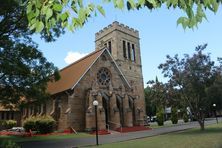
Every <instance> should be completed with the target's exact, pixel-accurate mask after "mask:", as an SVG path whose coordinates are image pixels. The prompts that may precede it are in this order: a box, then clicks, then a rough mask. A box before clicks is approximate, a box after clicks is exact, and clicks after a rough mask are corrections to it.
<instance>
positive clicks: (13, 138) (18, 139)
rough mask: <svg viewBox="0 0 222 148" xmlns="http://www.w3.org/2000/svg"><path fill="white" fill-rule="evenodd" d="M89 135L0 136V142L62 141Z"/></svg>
mask: <svg viewBox="0 0 222 148" xmlns="http://www.w3.org/2000/svg"><path fill="white" fill-rule="evenodd" d="M90 136H91V135H89V134H86V133H78V134H67V135H48V136H33V137H19V136H0V141H4V140H11V141H14V142H25V141H48V140H62V139H70V138H85V137H90Z"/></svg>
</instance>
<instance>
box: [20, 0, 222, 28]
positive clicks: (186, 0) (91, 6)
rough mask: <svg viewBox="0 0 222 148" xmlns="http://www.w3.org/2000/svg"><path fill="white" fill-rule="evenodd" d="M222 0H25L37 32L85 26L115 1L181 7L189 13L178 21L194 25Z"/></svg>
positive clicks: (151, 7)
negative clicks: (105, 5) (59, 27)
mask: <svg viewBox="0 0 222 148" xmlns="http://www.w3.org/2000/svg"><path fill="white" fill-rule="evenodd" d="M221 2H222V0H125V1H124V0H102V1H84V0H45V1H43V0H24V2H23V3H22V4H23V5H25V6H26V13H27V17H28V21H29V27H30V29H31V30H35V31H36V32H42V31H43V30H44V29H46V30H47V32H49V30H50V29H52V28H54V29H55V28H57V27H58V25H60V26H61V27H62V28H68V29H69V30H71V31H74V30H75V29H76V28H79V27H82V26H83V25H84V24H85V22H86V21H87V20H88V19H89V18H90V17H91V16H97V13H98V12H99V13H100V14H102V15H103V16H105V10H104V9H103V6H104V4H107V3H112V4H113V5H114V7H115V8H118V9H124V8H125V7H127V9H128V10H134V9H138V10H139V9H141V8H144V7H145V8H147V9H149V10H154V9H157V8H160V7H163V6H167V8H168V9H171V8H174V9H176V8H177V9H181V10H182V11H184V13H185V14H186V15H185V16H181V17H180V18H179V19H178V20H177V24H181V25H182V26H183V28H184V29H186V28H187V27H188V28H193V27H195V26H197V25H198V23H201V22H202V20H203V18H204V19H206V14H205V12H206V11H211V12H214V13H216V12H217V11H218V8H219V6H220V5H221Z"/></svg>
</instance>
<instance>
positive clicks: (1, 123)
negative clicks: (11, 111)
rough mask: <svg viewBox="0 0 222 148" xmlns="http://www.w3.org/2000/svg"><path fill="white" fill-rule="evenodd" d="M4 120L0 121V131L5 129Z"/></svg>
mask: <svg viewBox="0 0 222 148" xmlns="http://www.w3.org/2000/svg"><path fill="white" fill-rule="evenodd" d="M5 122H6V121H5V120H0V129H4V128H5Z"/></svg>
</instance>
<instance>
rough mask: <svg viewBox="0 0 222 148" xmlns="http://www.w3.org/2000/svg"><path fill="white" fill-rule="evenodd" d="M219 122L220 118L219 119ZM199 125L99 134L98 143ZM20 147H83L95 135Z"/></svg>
mask: <svg viewBox="0 0 222 148" xmlns="http://www.w3.org/2000/svg"><path fill="white" fill-rule="evenodd" d="M219 121H220V122H221V121H222V119H219ZM214 123H216V120H215V119H208V120H207V121H205V125H210V124H214ZM196 127H199V124H198V123H197V122H189V123H181V124H177V125H173V126H170V127H161V128H156V129H152V130H146V131H137V132H129V133H117V132H115V133H112V134H109V135H99V144H105V143H113V142H120V141H127V140H132V139H138V138H145V137H151V136H156V135H161V134H167V133H171V132H177V131H182V130H186V129H191V128H196ZM20 144H21V145H22V148H72V147H83V146H89V145H95V144H96V139H95V137H87V138H73V139H63V140H55V141H38V142H37V141H33V142H31V141H29V142H24V143H20Z"/></svg>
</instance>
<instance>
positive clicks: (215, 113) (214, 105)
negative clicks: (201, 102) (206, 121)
mask: <svg viewBox="0 0 222 148" xmlns="http://www.w3.org/2000/svg"><path fill="white" fill-rule="evenodd" d="M216 106H217V105H216V104H215V103H214V104H213V109H214V115H215V118H216V121H217V124H218V119H217V112H216Z"/></svg>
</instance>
